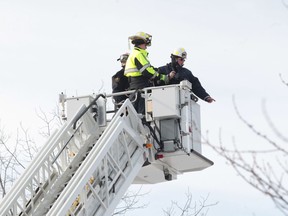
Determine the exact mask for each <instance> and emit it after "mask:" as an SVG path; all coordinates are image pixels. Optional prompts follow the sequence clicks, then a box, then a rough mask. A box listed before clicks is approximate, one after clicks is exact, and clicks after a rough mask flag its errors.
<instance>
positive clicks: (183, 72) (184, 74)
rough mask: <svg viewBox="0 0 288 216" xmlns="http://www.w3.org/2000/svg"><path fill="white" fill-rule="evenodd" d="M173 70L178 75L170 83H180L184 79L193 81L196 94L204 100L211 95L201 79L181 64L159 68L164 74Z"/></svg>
mask: <svg viewBox="0 0 288 216" xmlns="http://www.w3.org/2000/svg"><path fill="white" fill-rule="evenodd" d="M171 71H175V72H176V75H175V76H174V78H172V79H171V80H170V81H169V84H179V83H180V82H181V81H183V80H188V81H189V82H190V83H192V92H193V93H194V94H195V95H196V96H198V97H199V98H201V99H202V100H205V99H206V98H207V97H208V96H209V94H208V93H207V92H206V90H205V89H204V88H203V87H202V85H201V83H200V81H199V79H198V78H197V77H195V76H194V75H193V74H192V72H191V71H190V70H188V69H187V68H184V67H181V66H179V65H177V66H176V67H172V63H169V64H166V65H164V66H162V67H159V68H158V72H159V73H163V74H169V73H170V72H171Z"/></svg>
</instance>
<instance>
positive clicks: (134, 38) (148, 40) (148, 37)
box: [128, 32, 152, 46]
mask: <svg viewBox="0 0 288 216" xmlns="http://www.w3.org/2000/svg"><path fill="white" fill-rule="evenodd" d="M128 39H129V40H131V43H132V44H137V43H138V44H139V41H140V42H141V41H142V40H143V41H144V43H146V45H147V46H151V41H152V35H150V34H148V33H145V32H137V33H136V34H135V35H132V36H130V37H129V38H128Z"/></svg>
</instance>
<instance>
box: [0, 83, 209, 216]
mask: <svg viewBox="0 0 288 216" xmlns="http://www.w3.org/2000/svg"><path fill="white" fill-rule="evenodd" d="M117 94H134V95H136V96H135V97H137V95H138V94H137V93H136V94H135V92H122V93H115V94H110V95H105V94H97V95H96V94H92V95H87V96H77V97H70V98H67V97H66V95H64V94H61V95H60V104H61V105H62V108H63V111H64V112H63V116H62V117H63V119H64V120H65V123H64V124H63V126H62V127H61V128H60V129H59V130H57V131H55V132H54V133H53V134H52V135H51V136H50V138H49V140H48V141H47V143H46V144H45V145H43V147H42V149H41V150H40V151H39V153H38V154H37V155H36V157H35V158H34V160H33V161H32V162H31V164H30V165H29V167H27V169H26V170H25V171H24V173H23V174H22V175H21V176H20V178H19V179H18V181H17V182H16V183H15V184H14V186H13V187H12V188H11V190H10V192H8V193H7V194H6V196H5V197H4V198H3V199H2V201H1V203H0V212H1V216H8V215H9V216H16V215H17V216H31V215H33V216H40V215H41V216H42V215H47V216H55V215H59V216H74V215H75V216H76V215H77V216H80V215H81V216H82V215H83V216H84V215H85V216H90V215H94V216H110V215H112V214H113V211H114V210H115V208H116V206H117V205H118V203H119V202H120V200H121V197H122V196H123V195H124V194H125V192H126V191H127V189H128V188H129V186H130V185H131V184H155V183H160V182H165V181H171V180H175V179H177V176H178V175H181V174H183V173H185V172H192V171H199V170H203V169H205V168H207V167H209V166H211V165H213V162H212V161H211V160H209V159H208V158H206V157H204V156H203V155H202V150H201V129H200V128H201V127H200V106H199V104H198V103H197V97H196V96H195V95H193V93H191V84H190V83H189V82H188V81H182V82H181V83H180V84H177V85H168V86H158V87H151V88H145V89H143V90H142V92H141V96H142V97H144V98H145V106H146V107H145V115H142V114H138V113H137V112H136V111H135V109H134V107H133V105H132V103H131V101H130V100H129V99H127V100H126V101H125V102H123V104H121V106H120V108H119V109H115V110H114V109H113V110H108V108H107V107H108V105H107V104H108V99H109V98H113V96H115V95H117ZM131 98H132V97H131ZM135 99H136V98H135ZM115 107H116V106H115Z"/></svg>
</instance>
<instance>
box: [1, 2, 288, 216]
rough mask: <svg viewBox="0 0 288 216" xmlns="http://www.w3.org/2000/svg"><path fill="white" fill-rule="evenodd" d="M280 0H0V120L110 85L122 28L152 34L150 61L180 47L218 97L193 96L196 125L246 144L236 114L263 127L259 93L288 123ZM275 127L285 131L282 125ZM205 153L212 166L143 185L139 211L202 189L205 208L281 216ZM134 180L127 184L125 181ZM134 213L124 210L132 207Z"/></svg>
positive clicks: (124, 46) (287, 34)
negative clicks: (198, 112)
mask: <svg viewBox="0 0 288 216" xmlns="http://www.w3.org/2000/svg"><path fill="white" fill-rule="evenodd" d="M285 3H286V4H288V2H287V0H283V1H281V0H218V1H214V0H181V1H180V0H157V1H154V0H146V1H139V0H133V1H132V0H105V1H98V0H94V1H91V0H84V1H76V0H70V1H68V0H57V1H56V0H50V1H36V0H25V1H23V0H21V1H20V0H14V1H11V0H0V74H1V79H0V90H1V91H0V100H1V106H0V119H1V125H4V126H6V128H7V129H10V130H11V131H13V130H15V129H16V128H17V127H18V125H19V122H20V121H21V122H23V124H24V125H25V126H26V127H28V128H31V130H35V131H37V128H39V124H40V122H39V119H37V117H36V114H35V109H39V108H41V109H43V110H44V111H46V112H49V111H51V110H52V109H53V108H54V107H55V104H56V103H57V101H58V94H59V93H61V92H65V93H66V94H67V95H68V96H72V95H81V94H84V95H87V94H91V93H93V92H98V91H99V89H100V88H101V86H103V88H102V89H101V92H103V91H105V92H107V93H110V92H111V76H112V75H113V73H115V72H116V71H117V70H119V69H120V65H119V62H117V61H116V59H117V58H118V57H119V55H120V54H122V53H124V52H127V51H129V48H128V36H130V35H133V34H135V33H136V32H138V31H145V32H147V33H150V34H152V35H153V39H152V46H151V47H149V49H148V51H149V53H150V54H149V57H150V61H151V63H152V64H153V65H154V66H155V67H158V66H161V65H164V64H166V63H167V62H169V56H170V53H171V52H172V50H173V49H174V48H177V47H184V48H185V49H186V51H187V52H188V59H187V61H186V63H185V66H186V67H187V68H189V69H190V70H192V72H193V73H194V75H195V76H197V77H198V78H199V79H200V80H201V82H202V85H203V86H204V87H205V89H206V90H207V91H208V92H209V93H210V94H211V96H212V97H214V98H215V99H216V103H213V104H207V103H205V102H202V101H200V102H199V103H200V105H201V114H202V116H201V117H202V131H203V132H206V131H209V136H210V140H211V142H212V143H218V139H219V129H220V128H221V130H222V139H223V143H224V144H225V145H227V146H232V137H233V138H234V139H235V140H236V143H237V144H238V145H240V146H241V145H242V146H243V145H248V146H249V145H254V144H255V143H259V142H260V141H261V140H260V139H257V138H255V137H254V135H253V134H252V133H251V132H250V131H249V130H248V129H247V128H246V127H245V126H244V125H243V124H242V123H241V122H240V120H239V119H238V118H237V116H236V113H235V111H234V109H233V104H232V95H234V96H235V97H236V102H237V104H238V106H239V109H240V112H241V113H242V114H243V115H244V117H245V118H247V119H249V120H250V121H251V122H252V123H254V124H255V126H257V127H259V128H260V129H261V130H262V131H265V132H267V133H268V134H270V130H269V126H268V125H267V123H266V121H265V118H264V116H263V113H262V111H261V108H262V107H261V106H262V105H261V103H262V100H263V99H265V100H266V104H267V109H268V111H269V113H270V115H271V118H272V119H273V120H274V122H275V124H276V125H279V127H280V128H281V127H282V129H283V128H284V127H286V125H287V123H286V122H285V120H287V117H288V116H287V110H288V109H287V108H288V107H287V106H288V105H287V102H286V98H287V87H285V86H284V85H283V84H281V81H280V78H279V73H281V74H282V76H283V78H284V79H286V80H288V65H287V57H288V40H287V38H288V9H287V7H285ZM282 132H285V131H284V130H283V131H282ZM203 154H204V155H205V156H206V157H208V158H209V159H211V160H213V161H214V162H215V165H214V166H213V167H211V168H209V169H207V170H204V171H202V172H195V173H189V174H185V175H182V176H180V178H179V180H177V181H173V182H167V183H163V184H159V185H153V186H145V187H144V188H143V190H144V191H145V190H146V191H150V193H149V195H147V196H146V198H144V201H145V200H146V201H147V200H149V202H150V205H149V207H148V208H146V209H143V210H139V211H137V215H139V216H142V215H147V214H150V215H161V214H162V209H163V208H164V209H165V208H166V207H168V206H169V205H170V200H178V201H180V202H181V201H184V200H185V192H187V189H188V187H189V189H190V191H191V192H192V194H193V195H194V198H195V201H197V200H198V199H199V198H200V196H203V197H205V196H207V194H210V195H209V199H208V201H210V202H211V203H213V202H216V201H219V204H218V205H216V206H214V207H212V208H210V210H209V214H208V215H213V216H214V215H216V216H220V215H221V216H231V215H233V216H243V215H261V216H271V215H281V214H280V212H278V211H277V210H276V209H275V207H274V204H273V203H272V202H271V201H270V200H269V199H268V198H265V197H263V195H262V194H260V193H259V192H257V191H255V190H254V189H252V188H251V187H249V186H247V185H246V184H245V183H244V182H243V181H242V180H241V179H240V178H239V177H238V176H237V175H236V174H235V172H234V171H233V170H232V169H231V168H230V167H229V166H227V165H226V164H225V162H224V161H223V160H222V159H221V158H219V156H217V155H216V154H215V153H214V152H212V151H211V150H210V149H209V148H208V147H205V146H204V147H203ZM133 188H135V187H133ZM135 214H136V212H134V213H132V214H131V215H135Z"/></svg>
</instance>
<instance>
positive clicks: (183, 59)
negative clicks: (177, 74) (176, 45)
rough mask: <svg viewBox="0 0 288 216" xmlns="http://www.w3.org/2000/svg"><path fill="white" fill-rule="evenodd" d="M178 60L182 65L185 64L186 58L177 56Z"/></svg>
mask: <svg viewBox="0 0 288 216" xmlns="http://www.w3.org/2000/svg"><path fill="white" fill-rule="evenodd" d="M176 61H177V63H178V64H179V65H180V66H183V65H184V62H185V58H177V59H176Z"/></svg>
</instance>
